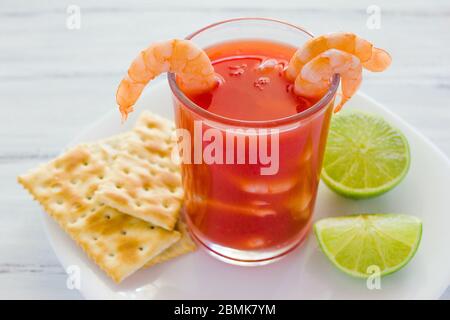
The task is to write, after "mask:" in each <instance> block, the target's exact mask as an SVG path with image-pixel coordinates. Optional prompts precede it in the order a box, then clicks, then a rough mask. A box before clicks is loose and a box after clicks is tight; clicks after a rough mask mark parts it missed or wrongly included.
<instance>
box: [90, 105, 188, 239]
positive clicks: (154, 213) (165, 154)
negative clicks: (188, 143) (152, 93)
mask: <svg viewBox="0 0 450 320" xmlns="http://www.w3.org/2000/svg"><path fill="white" fill-rule="evenodd" d="M172 135H173V124H172V123H171V122H170V121H168V120H165V119H163V118H161V117H159V116H156V115H153V114H151V113H150V112H144V113H143V114H142V115H141V116H140V118H139V120H138V122H137V124H136V127H135V128H134V129H133V131H132V132H129V133H126V134H121V135H118V136H116V137H113V138H109V139H106V140H103V141H101V142H99V143H94V144H92V145H91V149H92V150H93V152H99V153H100V154H101V158H102V159H103V161H105V163H106V164H107V165H108V168H109V169H108V171H107V173H106V177H105V179H104V181H103V182H102V184H101V186H100V188H99V190H98V193H97V196H98V198H99V200H100V201H102V202H104V203H106V204H107V205H108V206H110V207H112V208H115V209H117V210H119V211H121V212H123V213H127V214H129V215H132V216H134V217H137V218H139V219H142V220H145V221H147V222H150V223H152V224H154V225H156V226H160V227H163V228H165V229H167V230H173V228H174V227H175V224H176V221H177V219H178V216H179V211H180V208H181V205H182V199H183V189H182V187H181V175H180V168H179V166H178V165H176V164H174V163H173V162H172V161H171V153H172V149H173V147H174V145H175V142H174V141H173V140H172Z"/></svg>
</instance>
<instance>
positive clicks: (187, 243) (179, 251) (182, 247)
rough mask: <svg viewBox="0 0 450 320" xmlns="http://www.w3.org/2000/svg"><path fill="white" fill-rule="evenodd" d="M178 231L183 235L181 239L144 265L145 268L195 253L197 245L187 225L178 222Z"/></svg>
mask: <svg viewBox="0 0 450 320" xmlns="http://www.w3.org/2000/svg"><path fill="white" fill-rule="evenodd" d="M176 230H177V231H179V232H180V233H181V239H180V240H178V241H177V242H175V243H174V244H173V245H171V246H170V247H169V248H168V249H166V250H164V251H163V252H161V253H160V254H159V255H157V256H156V257H154V258H153V259H152V260H150V261H149V262H147V263H146V264H145V265H144V268H148V267H151V266H153V265H155V264H157V263H162V262H165V261H167V260H170V259H173V258H176V257H178V256H181V255H183V254H186V253H189V252H192V251H195V249H196V248H197V246H196V245H195V243H194V241H192V239H191V236H190V235H189V231H188V229H187V226H186V224H185V223H184V222H183V221H181V220H178V222H177V226H176Z"/></svg>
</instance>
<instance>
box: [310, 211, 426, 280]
mask: <svg viewBox="0 0 450 320" xmlns="http://www.w3.org/2000/svg"><path fill="white" fill-rule="evenodd" d="M314 232H315V235H316V238H317V241H318V242H319V244H320V247H321V249H322V251H323V252H324V253H325V255H326V256H327V257H328V259H329V260H330V261H331V262H332V263H333V264H334V265H335V266H336V267H337V268H338V269H340V270H341V271H343V272H345V273H347V274H349V275H351V276H354V277H359V278H367V277H369V276H371V275H372V273H373V271H374V270H376V271H378V272H379V274H380V276H384V275H388V274H391V273H393V272H396V271H398V270H400V269H401V268H402V267H403V266H405V265H406V264H407V263H408V262H409V261H410V260H411V259H412V257H413V256H414V254H415V253H416V251H417V248H418V247H419V244H420V240H421V237H422V222H421V221H420V220H419V219H418V218H416V217H413V216H408V215H402V214H361V215H350V216H343V217H336V218H326V219H322V220H319V221H318V222H316V223H315V225H314Z"/></svg>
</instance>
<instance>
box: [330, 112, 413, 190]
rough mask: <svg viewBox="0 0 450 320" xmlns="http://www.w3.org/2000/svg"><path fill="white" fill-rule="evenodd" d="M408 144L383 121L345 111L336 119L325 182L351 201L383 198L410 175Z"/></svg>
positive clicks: (331, 134) (333, 125)
mask: <svg viewBox="0 0 450 320" xmlns="http://www.w3.org/2000/svg"><path fill="white" fill-rule="evenodd" d="M409 164H410V152H409V145H408V141H407V140H406V138H405V136H404V135H403V134H402V133H401V132H400V131H399V130H398V129H396V128H394V127H392V126H391V125H390V124H389V123H388V122H386V121H385V120H384V119H383V118H381V117H379V116H375V115H371V114H367V113H363V112H360V111H343V112H341V113H339V114H337V115H335V116H334V117H333V119H332V122H331V126H330V132H329V136H328V141H327V147H326V151H325V157H324V162H323V170H322V180H323V181H324V182H325V183H326V184H327V185H328V186H329V187H330V188H331V189H332V190H334V191H335V192H337V193H339V194H341V195H344V196H347V197H351V198H369V197H374V196H378V195H381V194H383V193H385V192H387V191H389V190H391V189H392V188H394V187H395V186H396V185H398V184H399V183H400V182H401V181H402V180H403V178H404V177H405V176H406V174H407V172H408V169H409Z"/></svg>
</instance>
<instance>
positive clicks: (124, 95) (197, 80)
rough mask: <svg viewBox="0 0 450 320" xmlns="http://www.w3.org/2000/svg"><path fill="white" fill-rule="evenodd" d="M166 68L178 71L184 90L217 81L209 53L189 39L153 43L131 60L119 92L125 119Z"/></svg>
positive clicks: (209, 86) (203, 88)
mask: <svg viewBox="0 0 450 320" xmlns="http://www.w3.org/2000/svg"><path fill="white" fill-rule="evenodd" d="M163 72H173V73H176V74H177V83H178V85H179V86H180V88H181V89H182V90H183V92H186V93H191V94H195V93H202V92H206V91H208V90H211V89H212V88H214V86H215V85H216V77H215V73H214V68H213V66H212V63H211V61H210V60H209V57H208V56H207V55H206V53H205V52H204V51H203V50H202V49H200V48H199V47H197V46H196V45H195V44H194V43H193V42H191V41H190V40H178V39H172V40H168V41H164V42H157V43H153V44H151V45H150V46H149V47H148V48H147V49H145V50H143V51H141V52H140V53H139V55H138V56H137V58H136V59H135V60H134V61H133V62H132V63H131V66H130V68H129V69H128V73H127V75H126V76H125V77H124V78H123V79H122V81H121V82H120V84H119V87H118V89H117V93H116V101H117V104H118V105H119V110H120V113H121V114H122V119H123V120H126V118H127V116H128V114H129V113H130V112H132V111H133V106H134V104H135V103H136V101H137V100H138V98H139V96H140V95H141V93H142V91H143V90H144V87H145V86H146V85H147V84H148V83H149V82H150V81H151V80H153V79H154V78H155V77H157V76H158V75H160V74H161V73H163Z"/></svg>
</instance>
